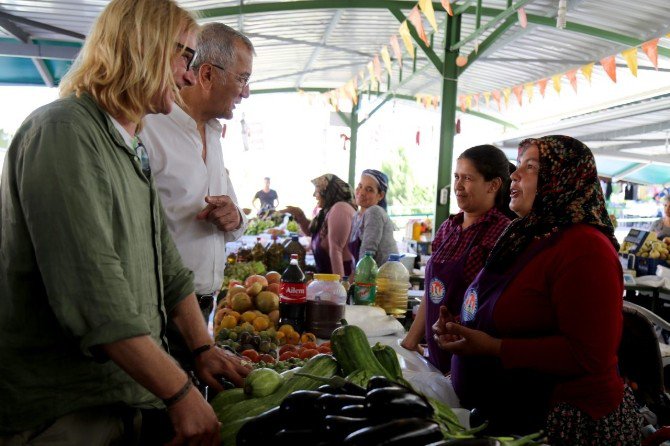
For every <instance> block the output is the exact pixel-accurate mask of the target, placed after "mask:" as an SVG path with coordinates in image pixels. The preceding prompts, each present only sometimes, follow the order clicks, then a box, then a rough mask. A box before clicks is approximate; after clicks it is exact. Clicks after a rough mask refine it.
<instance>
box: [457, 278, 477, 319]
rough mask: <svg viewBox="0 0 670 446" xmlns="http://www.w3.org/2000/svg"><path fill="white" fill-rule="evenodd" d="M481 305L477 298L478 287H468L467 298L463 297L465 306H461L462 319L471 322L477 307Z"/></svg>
mask: <svg viewBox="0 0 670 446" xmlns="http://www.w3.org/2000/svg"><path fill="white" fill-rule="evenodd" d="M478 306H479V303H478V299H477V289H476V288H472V287H470V288H468V291H466V292H465V299H463V306H462V307H461V321H463V322H470V321H472V320H473V319H474V318H475V314H477V307H478Z"/></svg>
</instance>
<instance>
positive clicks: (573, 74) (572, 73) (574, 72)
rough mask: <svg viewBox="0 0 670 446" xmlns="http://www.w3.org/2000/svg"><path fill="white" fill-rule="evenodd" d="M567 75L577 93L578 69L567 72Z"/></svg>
mask: <svg viewBox="0 0 670 446" xmlns="http://www.w3.org/2000/svg"><path fill="white" fill-rule="evenodd" d="M565 76H566V77H567V78H568V80H569V81H570V85H572V89H573V90H575V93H577V69H574V70H570V71H568V72H566V73H565Z"/></svg>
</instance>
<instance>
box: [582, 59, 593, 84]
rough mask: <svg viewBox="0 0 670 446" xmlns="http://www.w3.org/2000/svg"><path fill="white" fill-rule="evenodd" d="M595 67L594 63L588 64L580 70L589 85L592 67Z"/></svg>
mask: <svg viewBox="0 0 670 446" xmlns="http://www.w3.org/2000/svg"><path fill="white" fill-rule="evenodd" d="M594 65H595V62H591V63H590V64H587V65H584V66H583V67H582V68H581V70H582V74H583V75H584V77H585V78H587V79H588V80H589V84H590V83H591V75H592V74H593V66H594Z"/></svg>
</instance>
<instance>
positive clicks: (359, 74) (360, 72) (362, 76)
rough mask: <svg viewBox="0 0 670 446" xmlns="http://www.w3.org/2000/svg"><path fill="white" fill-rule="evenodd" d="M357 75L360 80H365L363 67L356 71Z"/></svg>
mask: <svg viewBox="0 0 670 446" xmlns="http://www.w3.org/2000/svg"><path fill="white" fill-rule="evenodd" d="M358 77H360V78H361V80H362V81H364V80H365V70H364V69H361V70H360V71H359V72H358Z"/></svg>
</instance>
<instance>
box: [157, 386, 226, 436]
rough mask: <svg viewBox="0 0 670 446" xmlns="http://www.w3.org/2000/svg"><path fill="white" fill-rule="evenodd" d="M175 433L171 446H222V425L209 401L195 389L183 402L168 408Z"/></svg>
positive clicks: (192, 389) (193, 388)
mask: <svg viewBox="0 0 670 446" xmlns="http://www.w3.org/2000/svg"><path fill="white" fill-rule="evenodd" d="M168 415H169V416H170V421H172V426H173V428H174V431H175V437H174V438H173V439H172V441H170V442H169V443H168V445H169V446H177V445H183V444H189V445H207V446H215V445H219V444H220V440H219V430H220V428H221V423H219V420H218V419H217V418H216V414H215V413H214V410H213V409H212V406H210V405H209V404H208V403H207V401H205V399H204V398H203V397H202V395H201V394H200V392H198V390H197V389H196V388H195V387H192V388H191V390H190V391H189V393H188V394H187V395H186V396H185V397H184V399H182V400H181V401H178V402H176V403H175V404H174V405H172V406H170V407H168Z"/></svg>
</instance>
